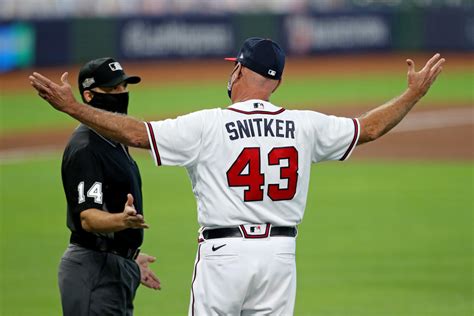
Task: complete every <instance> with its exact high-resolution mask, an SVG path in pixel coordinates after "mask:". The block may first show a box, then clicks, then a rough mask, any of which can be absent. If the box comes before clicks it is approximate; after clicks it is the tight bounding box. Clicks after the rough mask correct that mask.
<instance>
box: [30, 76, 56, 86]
mask: <svg viewBox="0 0 474 316" xmlns="http://www.w3.org/2000/svg"><path fill="white" fill-rule="evenodd" d="M31 77H33V78H34V80H35V81H37V82H38V83H40V84H41V85H43V86H45V87H50V86H53V85H55V83H54V82H53V81H51V80H49V79H48V78H46V77H45V76H43V75H42V74H40V73H37V72H33V75H31V76H30V78H31Z"/></svg>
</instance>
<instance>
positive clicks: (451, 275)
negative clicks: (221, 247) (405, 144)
mask: <svg viewBox="0 0 474 316" xmlns="http://www.w3.org/2000/svg"><path fill="white" fill-rule="evenodd" d="M59 156H60V154H59V153H58V156H56V157H51V158H43V159H37V160H33V161H28V162H26V161H25V162H19V163H9V164H3V165H1V174H2V191H1V194H2V195H1V202H2V205H3V206H2V212H1V213H0V223H1V236H2V238H1V239H0V245H1V254H2V257H1V261H0V262H1V263H0V264H1V265H0V271H1V282H0V284H1V288H0V293H2V294H1V298H2V301H1V309H0V311H1V313H0V314H1V315H59V314H60V305H59V295H58V290H57V286H56V282H57V281H56V273H57V266H58V262H59V259H60V257H61V255H62V252H63V251H64V249H65V247H66V246H67V238H68V232H67V230H66V227H65V202H64V198H63V192H62V187H61V182H60V175H59V170H60V160H59ZM136 157H137V161H138V163H139V165H140V166H141V171H142V175H143V181H144V183H143V188H144V198H145V207H146V212H147V220H148V222H149V223H150V225H151V229H150V230H149V231H147V233H146V240H145V244H144V247H143V249H144V250H145V251H147V252H149V253H151V254H154V255H156V256H157V257H158V260H159V261H158V263H157V264H156V265H155V269H156V271H157V273H158V274H159V276H160V277H161V280H162V282H163V290H162V291H161V292H153V291H151V290H148V289H146V288H140V290H139V292H138V294H137V298H136V315H184V314H185V313H186V310H187V306H188V300H189V289H190V280H191V274H192V269H193V261H194V255H195V251H196V230H197V228H198V226H197V223H196V213H195V202H194V198H193V197H192V192H191V187H190V184H189V181H188V179H187V175H186V173H185V171H184V170H182V169H178V168H155V167H154V166H153V164H152V161H151V159H150V158H149V157H148V155H147V154H145V153H143V154H138V155H136ZM312 176H313V178H312V179H313V181H312V184H311V188H310V190H309V201H308V206H307V210H306V215H305V220H304V222H303V224H302V225H301V226H300V236H299V241H298V250H297V263H298V296H297V305H296V311H295V315H321V316H323V315H324V316H326V315H340V316H345V315H353V316H355V315H360V316H370V315H374V316H375V315H376V316H380V315H394V316H395V315H407V316H408V315H413V316H419V315H433V316H434V315H439V316H444V315H453V316H457V315H459V316H464V315H472V312H474V310H473V306H472V294H473V293H472V286H473V285H472V268H473V262H472V254H473V244H472V220H473V218H472V209H473V205H472V199H471V197H470V194H472V192H473V183H472V178H473V168H472V165H471V164H469V163H464V164H454V163H453V164H446V163H442V164H441V163H406V162H405V163H390V164H383V163H373V162H372V163H368V162H367V163H364V162H346V163H326V164H321V165H318V166H317V167H316V168H313V175H312ZM387 179H390V181H387ZM19 188H21V190H20V189H19ZM25 193H26V194H25ZM177 201H179V202H177ZM172 236H179V238H173V237H172Z"/></svg>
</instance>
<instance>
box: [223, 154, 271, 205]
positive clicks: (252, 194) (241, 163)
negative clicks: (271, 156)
mask: <svg viewBox="0 0 474 316" xmlns="http://www.w3.org/2000/svg"><path fill="white" fill-rule="evenodd" d="M247 166H248V172H247V173H245V174H244V173H243V172H244V170H245V168H246V167H247ZM264 182H265V178H264V175H263V174H261V173H260V148H257V147H249V148H244V150H242V152H241V153H240V155H239V157H237V160H235V162H234V164H233V165H232V166H231V167H230V168H229V170H228V171H227V183H228V184H229V186H231V187H248V189H247V190H245V191H244V201H246V202H250V201H261V200H263V190H262V188H261V187H262V185H263V184H264Z"/></svg>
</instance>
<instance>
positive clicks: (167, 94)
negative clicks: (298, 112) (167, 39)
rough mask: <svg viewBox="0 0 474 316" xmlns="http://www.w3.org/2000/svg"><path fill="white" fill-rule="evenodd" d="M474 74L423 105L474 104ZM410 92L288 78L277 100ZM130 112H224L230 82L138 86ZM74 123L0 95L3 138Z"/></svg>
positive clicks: (393, 83) (385, 80)
mask: <svg viewBox="0 0 474 316" xmlns="http://www.w3.org/2000/svg"><path fill="white" fill-rule="evenodd" d="M473 78H474V74H473V73H471V72H451V73H448V72H446V73H443V74H442V75H441V77H440V78H439V80H438V81H437V82H436V83H435V86H434V87H433V89H432V90H431V91H430V92H429V94H428V95H427V96H426V98H425V99H424V100H423V101H422V105H423V104H430V103H431V102H433V101H435V102H436V103H443V102H446V103H448V104H454V105H456V104H464V105H468V104H472V102H473V92H472V85H473V82H474V80H473ZM405 87H406V79H405V74H400V75H398V76H383V75H374V74H365V75H363V76H362V75H355V74H354V75H349V76H345V77H343V78H341V77H334V76H333V77H321V76H319V77H305V78H285V79H284V82H283V85H282V86H281V87H280V88H279V89H278V90H277V92H276V93H275V95H274V97H273V98H272V101H273V102H274V103H275V104H279V105H282V106H285V107H287V108H302V107H304V108H318V107H324V108H327V107H331V106H341V105H344V106H348V107H350V106H351V105H356V106H360V105H366V104H369V105H370V104H373V106H374V107H375V106H377V105H379V104H382V103H383V102H385V101H387V100H389V99H391V98H392V97H395V96H397V95H399V94H400V93H401V92H402V91H403V90H404V89H405ZM131 91H132V93H131V107H130V113H131V114H132V115H134V116H137V117H139V118H164V117H169V116H175V115H176V114H180V113H187V112H190V111H196V110H199V109H203V108H214V107H225V106H227V105H228V104H229V99H228V98H227V94H226V82H215V81H211V82H183V83H180V84H177V83H174V84H159V85H158V84H157V85H156V86H153V87H152V86H140V85H139V86H133V87H132V88H131ZM74 124H75V122H74V120H72V119H71V118H69V117H68V116H66V115H64V114H61V113H58V112H56V111H55V110H53V109H52V108H51V107H50V106H49V105H48V104H47V103H46V102H44V101H43V100H41V99H40V98H39V97H38V96H37V95H36V94H35V93H34V92H33V89H32V90H31V91H25V92H24V93H10V92H8V91H0V133H11V132H15V131H25V130H34V129H39V128H58V129H59V128H64V127H66V126H73V125H74Z"/></svg>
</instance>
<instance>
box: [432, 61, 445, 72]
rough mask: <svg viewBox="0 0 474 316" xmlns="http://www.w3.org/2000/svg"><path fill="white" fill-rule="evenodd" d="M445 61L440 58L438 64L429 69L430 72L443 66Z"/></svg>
mask: <svg viewBox="0 0 474 316" xmlns="http://www.w3.org/2000/svg"><path fill="white" fill-rule="evenodd" d="M445 61H446V59H444V58H441V59H440V60H438V62H437V63H436V64H435V65H434V66H433V67H432V68H431V71H432V72H434V71H435V70H437V69H438V68H442V67H441V66H442V65H443V64H444V62H445Z"/></svg>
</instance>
